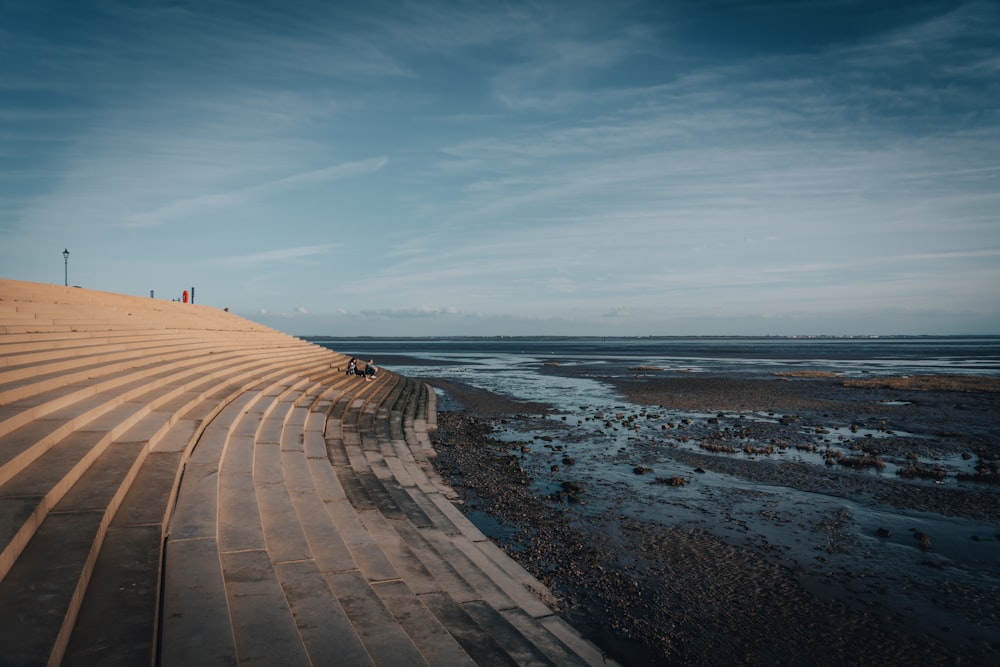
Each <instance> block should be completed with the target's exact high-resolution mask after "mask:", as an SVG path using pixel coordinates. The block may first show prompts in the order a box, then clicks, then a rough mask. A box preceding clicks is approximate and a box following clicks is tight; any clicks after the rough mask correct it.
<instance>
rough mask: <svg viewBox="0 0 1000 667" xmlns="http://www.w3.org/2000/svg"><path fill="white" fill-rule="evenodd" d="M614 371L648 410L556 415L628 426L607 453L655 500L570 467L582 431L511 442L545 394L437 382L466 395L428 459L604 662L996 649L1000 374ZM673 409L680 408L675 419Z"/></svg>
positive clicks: (944, 661)
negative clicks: (621, 442) (849, 376)
mask: <svg viewBox="0 0 1000 667" xmlns="http://www.w3.org/2000/svg"><path fill="white" fill-rule="evenodd" d="M550 372H552V373H566V374H569V373H572V372H573V371H572V369H571V368H565V367H564V368H553V369H551V371H550ZM607 381H608V382H612V383H613V384H615V386H617V388H618V390H619V391H620V393H621V394H622V396H623V397H624V398H627V400H628V401H630V402H631V404H633V405H635V404H638V405H641V406H645V407H646V409H645V410H642V411H640V413H639V414H622V413H621V412H618V411H617V410H618V408H616V406H613V405H609V406H607V409H606V410H604V411H601V412H600V413H599V414H593V415H564V416H563V418H564V419H568V420H569V421H570V422H572V421H573V420H576V421H578V422H580V423H583V420H587V423H588V424H594V425H595V427H594V428H596V429H597V430H596V431H595V433H594V435H592V436H588V437H591V438H597V439H599V438H600V437H601V435H600V434H601V432H611V431H621V430H629V431H634V432H635V435H634V436H630V439H629V440H628V443H629V444H628V446H624V447H618V448H615V449H614V450H609V451H608V452H606V453H605V454H604V455H603V456H604V458H606V459H607V460H608V461H610V462H612V463H620V464H621V467H622V469H625V470H627V471H631V474H634V475H636V476H638V478H641V479H642V480H643V483H644V484H648V485H649V487H648V488H650V489H651V490H654V491H655V492H656V493H655V494H654V495H652V496H650V497H651V498H653V500H652V501H646V500H643V501H642V502H643V503H645V505H646V507H643V508H640V510H639V511H632V510H628V511H626V510H625V509H624V508H626V507H629V506H630V503H631V504H635V503H636V499H635V497H634V493H633V492H632V491H630V489H634V488H635V487H634V486H631V487H630V486H627V485H623V484H621V483H616V482H615V481H614V480H605V481H594V480H589V479H587V480H585V479H584V478H583V476H582V475H581V476H579V477H575V474H576V473H575V472H574V471H575V470H577V469H579V468H577V467H576V466H575V462H574V461H573V456H574V450H573V445H572V442H573V438H575V437H577V436H575V435H573V434H572V433H571V428H570V427H567V431H566V435H567V437H566V440H565V442H566V443H569V444H560V438H559V435H558V433H557V434H556V436H555V437H554V438H552V439H551V442H546V443H544V445H545V448H544V449H540V448H539V447H538V443H537V442H534V443H530V442H527V441H522V442H519V441H518V440H517V438H516V437H512V435H513V436H516V434H517V433H518V431H519V430H524V431H526V432H527V431H528V430H529V429H530V428H531V424H532V423H534V422H537V421H538V420H539V419H541V418H543V417H544V418H545V419H546V423H547V424H551V423H552V415H546V414H545V413H546V410H547V408H546V406H544V405H539V404H525V403H519V402H517V401H514V400H511V399H509V398H507V397H501V396H497V395H494V394H490V393H488V392H483V391H482V390H478V389H473V388H471V387H467V386H464V385H461V384H457V383H454V382H446V381H437V380H433V379H432V380H430V382H431V384H433V385H435V386H439V387H441V388H442V389H444V390H445V391H446V392H448V394H449V395H450V396H451V397H453V398H454V399H455V400H456V401H457V403H458V404H459V406H458V407H459V408H460V409H456V410H454V411H451V412H441V413H440V414H439V416H438V424H439V428H438V431H437V432H436V433H435V434H433V436H432V439H433V442H434V446H435V449H436V450H437V451H438V456H437V457H436V461H435V465H436V466H437V467H438V469H439V471H440V472H441V474H442V475H443V476H444V477H445V479H446V480H447V481H448V482H449V483H450V484H451V485H452V486H453V488H455V490H456V491H457V492H458V494H459V496H460V497H461V498H462V500H463V502H464V507H465V509H466V510H467V511H468V512H469V513H470V515H471V516H472V517H473V518H474V519H475V520H476V521H477V522H478V523H480V525H482V526H484V527H485V528H486V531H487V533H488V534H490V535H491V537H493V539H495V540H496V541H497V542H498V543H499V544H500V545H501V546H502V547H504V548H505V549H506V550H508V552H510V553H511V555H512V556H513V557H514V558H516V559H517V560H518V561H520V562H521V563H522V564H523V565H525V567H527V568H528V569H529V571H531V572H532V573H533V574H534V575H535V576H536V577H538V578H539V579H540V580H542V581H543V582H544V583H546V584H547V585H548V586H549V587H550V588H551V589H552V590H553V591H554V592H555V593H556V594H557V595H559V596H560V598H561V600H562V608H561V613H563V615H564V616H565V617H566V618H567V620H569V621H570V622H571V623H573V624H574V625H575V626H576V627H577V628H579V629H580V630H581V631H582V632H584V633H585V634H586V635H587V636H588V637H589V638H590V639H592V640H593V641H594V642H595V643H597V644H598V645H599V646H601V647H602V648H603V649H604V650H606V651H607V652H608V653H609V654H610V655H612V656H613V657H615V658H616V659H618V660H619V661H620V662H622V663H623V664H733V663H738V664H776V663H777V664H817V665H827V664H830V665H832V664H871V665H876V664H878V665H885V664H890V665H903V664H907V665H910V664H915V663H919V664H941V665H951V664H990V663H991V662H992V661H994V660H995V658H996V655H997V654H998V652H1000V471H998V459H1000V440H998V435H1000V424H998V421H1000V420H998V415H1000V392H998V387H997V386H996V382H997V381H996V380H995V379H993V380H991V379H989V378H986V379H983V378H979V379H976V378H971V379H963V378H950V379H948V378H942V377H937V378H933V377H932V378H896V379H878V380H874V379H873V381H870V382H869V381H867V380H866V381H860V382H847V381H845V380H844V379H842V378H838V377H836V376H833V375H832V374H830V375H827V374H821V373H816V374H809V373H800V374H796V375H794V376H784V377H773V378H768V379H760V378H727V377H717V376H716V377H698V376H693V375H677V374H674V375H672V376H669V377H665V376H663V375H662V374H657V373H656V371H655V370H652V371H651V372H650V371H649V369H647V370H645V371H643V372H638V373H636V377H633V378H627V379H621V378H619V379H614V380H612V379H608V380H607ZM659 410H664V411H680V412H677V414H685V415H687V416H686V417H684V418H683V419H679V420H677V421H676V422H664V418H663V415H662V414H659V415H654V413H655V412H656V411H659ZM654 416H656V417H658V419H657V420H656V421H655V424H656V427H655V430H654V429H653V428H652V427H649V426H648V425H649V424H652V423H654V420H653V417H654ZM838 433H840V434H847V435H849V436H851V437H838V435H837V434H838ZM501 436H503V437H501ZM869 436H870V437H869ZM789 452H795V453H796V454H797V455H796V456H794V457H790V456H788V453H789ZM799 453H801V456H798V454H799ZM542 457H544V459H543V458H542ZM550 463H551V464H550Z"/></svg>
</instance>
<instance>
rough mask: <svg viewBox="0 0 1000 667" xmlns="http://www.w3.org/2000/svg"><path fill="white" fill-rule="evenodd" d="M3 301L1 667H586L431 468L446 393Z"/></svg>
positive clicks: (590, 649)
mask: <svg viewBox="0 0 1000 667" xmlns="http://www.w3.org/2000/svg"><path fill="white" fill-rule="evenodd" d="M346 365H347V359H346V358H345V357H344V356H343V355H340V354H338V353H336V352H333V351H330V350H327V349H325V348H322V347H319V346H316V345H312V344H310V343H307V342H305V341H302V340H299V339H296V338H292V337H290V336H287V335H285V334H282V333H280V332H277V331H274V330H271V329H268V328H266V327H262V326H261V325H259V324H256V323H253V322H250V321H247V320H244V319H242V318H239V317H236V316H235V315H232V314H229V313H225V312H222V311H218V310H216V309H213V308H208V307H205V306H201V305H198V306H195V305H190V304H180V303H174V302H165V301H157V300H153V299H145V298H139V297H130V296H123V295H117V294H109V293H103V292H94V291H90V290H82V289H78V288H76V289H74V288H65V287H59V286H51V285H40V284H35V283H23V282H17V281H8V280H0V549H2V551H0V620H2V622H0V665H43V664H66V665H94V664H101V665H150V664H159V665H165V666H168V667H169V666H172V665H178V666H179V665H202V664H206V665H207V664H212V665H217V664H227V665H233V664H263V665H279V664H280V665H330V664H345V665H365V664H374V665H408V664H414V665H424V664H431V665H463V664H466V665H474V664H479V665H499V664H511V665H514V664H516V665H534V664H556V665H588V664H589V665H593V664H606V663H605V659H604V657H603V656H602V655H601V654H600V652H599V651H598V650H597V649H596V648H595V647H594V646H593V645H591V644H590V643H588V642H586V641H584V640H583V639H582V638H581V637H580V636H579V635H578V634H577V633H576V632H575V631H574V630H573V629H572V628H570V627H569V626H568V625H566V624H565V623H564V622H563V621H562V620H561V619H560V618H559V617H558V616H556V615H554V614H553V613H552V611H551V605H552V602H553V600H552V598H551V595H550V594H549V593H548V591H546V590H545V588H544V586H542V585H541V584H540V583H539V582H538V581H536V580H535V579H533V578H532V577H531V576H530V575H529V574H528V573H527V572H526V571H525V570H523V569H522V568H521V567H520V566H518V565H517V564H516V563H515V562H514V561H512V560H511V559H510V558H508V557H507V556H506V554H504V553H503V552H502V551H500V550H499V549H497V548H496V547H495V546H494V545H493V544H492V543H491V542H489V540H487V539H486V538H485V537H484V536H483V535H482V534H481V533H480V532H479V531H478V530H477V529H476V528H475V527H474V526H473V525H472V524H471V523H469V521H468V520H467V519H466V518H465V517H464V516H463V515H462V514H461V512H460V511H459V510H458V509H457V508H456V507H455V505H454V504H453V502H452V500H451V499H452V498H453V497H454V494H453V493H452V491H451V490H450V489H449V488H448V487H447V486H446V485H445V484H443V482H442V481H441V480H440V478H439V477H438V476H437V475H436V473H435V472H434V470H433V467H432V466H431V465H430V463H429V457H432V456H433V450H432V449H431V448H430V443H429V440H428V438H427V431H428V429H433V428H434V418H435V407H434V393H433V391H430V390H429V388H428V387H427V386H425V385H423V384H421V383H419V382H416V381H414V380H411V379H409V378H405V377H402V376H398V375H395V374H392V373H388V372H382V373H380V375H379V377H377V378H376V379H375V380H373V381H371V382H366V381H365V380H364V379H362V378H358V377H353V376H347V375H346V374H345V372H344V370H345V368H346Z"/></svg>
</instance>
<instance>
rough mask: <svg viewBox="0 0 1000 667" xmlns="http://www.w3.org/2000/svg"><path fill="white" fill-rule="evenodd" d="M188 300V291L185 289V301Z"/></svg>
mask: <svg viewBox="0 0 1000 667" xmlns="http://www.w3.org/2000/svg"><path fill="white" fill-rule="evenodd" d="M187 302H188V291H187V290H184V303H187Z"/></svg>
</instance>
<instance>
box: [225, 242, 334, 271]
mask: <svg viewBox="0 0 1000 667" xmlns="http://www.w3.org/2000/svg"><path fill="white" fill-rule="evenodd" d="M335 247H337V246H336V245H332V244H324V245H314V246H300V247H296V248H277V249H275V250H265V251H264V252H257V253H252V254H249V255H238V256H232V257H220V258H217V259H213V260H212V262H213V263H219V264H226V265H231V266H249V265H260V264H274V263H285V262H297V261H301V260H304V259H306V258H310V257H316V256H317V255H327V254H329V253H330V251H331V250H332V249H333V248H335Z"/></svg>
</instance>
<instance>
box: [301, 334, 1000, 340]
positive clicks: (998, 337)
mask: <svg viewBox="0 0 1000 667" xmlns="http://www.w3.org/2000/svg"><path fill="white" fill-rule="evenodd" d="M299 338H301V339H302V340H308V341H336V340H509V341H517V340H553V341H558V340H991V339H995V340H997V341H1000V334H948V335H936V334H843V335H835V334H817V335H809V334H799V335H794V334H789V335H773V336H586V335H583V336H327V335H310V336H299Z"/></svg>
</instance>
